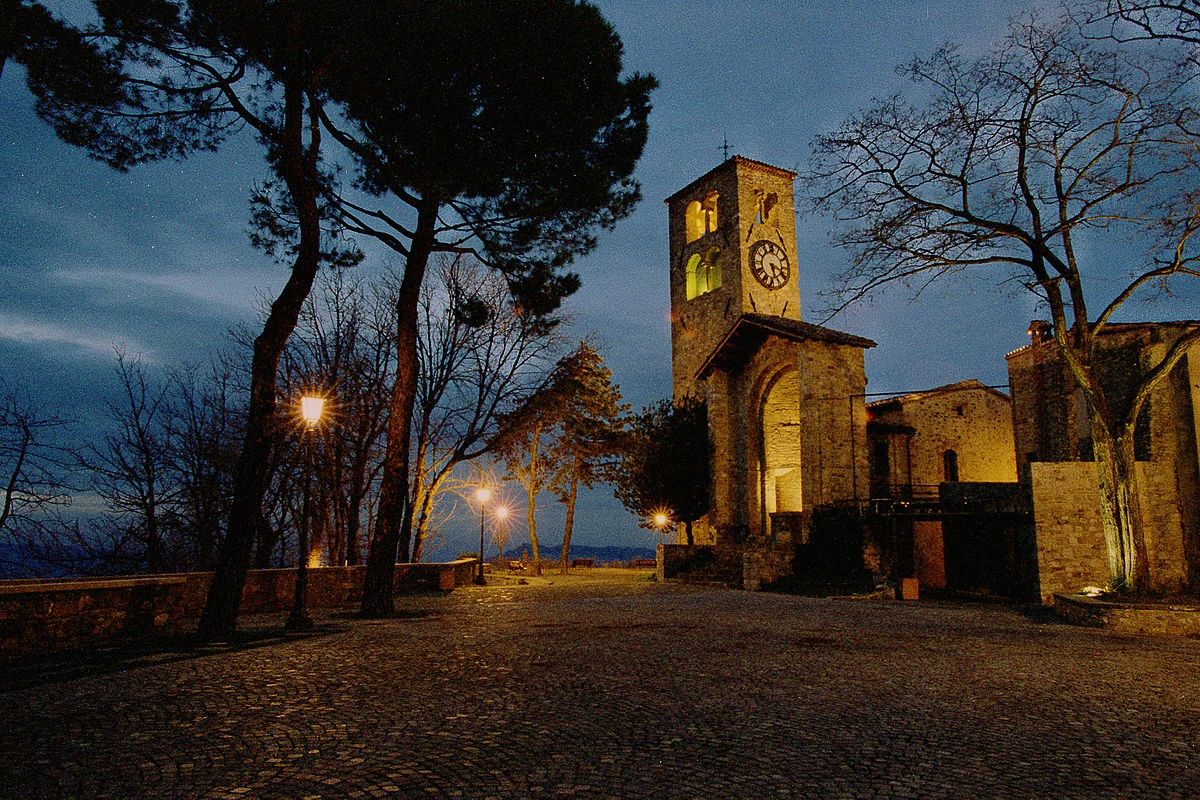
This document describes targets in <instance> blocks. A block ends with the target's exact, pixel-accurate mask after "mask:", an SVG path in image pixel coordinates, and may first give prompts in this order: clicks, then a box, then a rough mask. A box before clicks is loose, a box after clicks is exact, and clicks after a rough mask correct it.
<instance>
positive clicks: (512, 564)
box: [508, 561, 525, 572]
mask: <svg viewBox="0 0 1200 800" xmlns="http://www.w3.org/2000/svg"><path fill="white" fill-rule="evenodd" d="M508 571H509V572H524V571H525V565H524V564H522V563H521V562H520V561H509V562H508Z"/></svg>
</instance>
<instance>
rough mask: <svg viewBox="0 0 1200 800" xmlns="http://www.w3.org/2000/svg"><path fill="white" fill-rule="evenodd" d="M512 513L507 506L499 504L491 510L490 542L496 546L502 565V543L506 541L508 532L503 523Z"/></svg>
mask: <svg viewBox="0 0 1200 800" xmlns="http://www.w3.org/2000/svg"><path fill="white" fill-rule="evenodd" d="M511 513H512V511H511V510H510V509H509V507H508V506H506V505H504V504H500V505H498V506H496V507H495V508H493V509H492V518H493V520H494V524H493V525H492V541H493V542H494V543H495V544H496V549H497V550H498V551H499V552H500V563H501V564H503V563H504V542H505V541H506V540H507V539H508V531H507V530H506V529H505V525H504V523H505V522H506V521H507V520H508V515H509V514H511Z"/></svg>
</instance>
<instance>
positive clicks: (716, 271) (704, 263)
mask: <svg viewBox="0 0 1200 800" xmlns="http://www.w3.org/2000/svg"><path fill="white" fill-rule="evenodd" d="M720 259H721V248H719V247H710V248H708V250H707V251H705V253H704V255H703V256H702V255H700V254H699V253H693V254H692V257H691V258H689V259H688V261H687V268H686V270H687V299H688V300H691V299H693V298H696V297H699V296H700V295H702V294H708V293H709V292H711V291H713V290H714V289H720V288H721V264H720Z"/></svg>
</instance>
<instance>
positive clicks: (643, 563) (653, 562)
mask: <svg viewBox="0 0 1200 800" xmlns="http://www.w3.org/2000/svg"><path fill="white" fill-rule="evenodd" d="M629 566H631V567H633V568H634V569H639V568H641V567H657V566H658V560H657V559H654V558H635V559H634V560H633V561H631V562H629Z"/></svg>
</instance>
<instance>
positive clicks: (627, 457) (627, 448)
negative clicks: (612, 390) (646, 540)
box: [610, 398, 713, 544]
mask: <svg viewBox="0 0 1200 800" xmlns="http://www.w3.org/2000/svg"><path fill="white" fill-rule="evenodd" d="M610 479H611V480H612V481H613V483H614V485H615V491H614V494H615V495H616V498H617V499H618V500H620V501H621V503H622V504H623V505H624V506H625V507H626V508H627V509H629V510H630V511H632V512H633V513H634V514H637V515H638V516H639V517H641V518H642V523H641V524H642V526H643V527H649V526H651V525H653V524H654V522H653V517H654V515H655V514H658V513H663V514H666V516H667V517H668V518H670V520H671V521H672V522H682V523H684V525H685V529H686V532H687V537H688V543H689V544H690V543H691V542H692V523H693V522H695V521H696V520H698V519H700V518H701V517H703V516H704V515H705V514H707V513H708V511H709V505H710V499H711V491H712V480H713V478H712V442H711V440H710V439H709V436H708V412H707V408H706V406H705V404H704V403H703V402H702V401H700V400H696V399H694V398H684V399H683V400H681V401H680V402H678V403H672V402H671V401H670V400H661V401H659V402H657V403H655V404H653V405H650V406H647V407H646V408H644V409H642V412H641V413H640V414H637V415H636V416H634V417H633V419H632V420H631V424H630V429H629V432H628V433H627V434H626V435H625V437H624V442H623V445H622V448H621V457H620V460H619V461H618V462H617V463H616V464H615V465H613V467H612V468H611V472H610Z"/></svg>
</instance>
